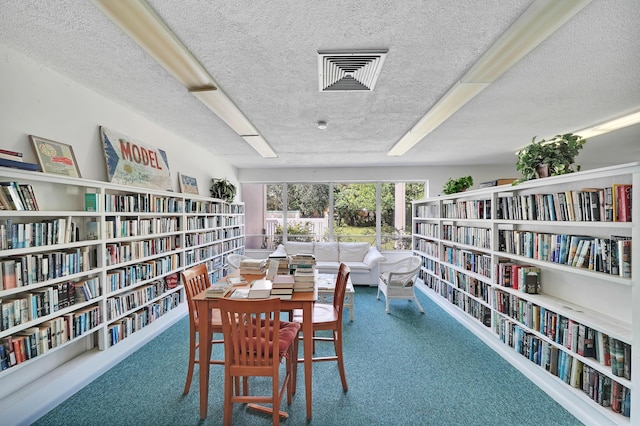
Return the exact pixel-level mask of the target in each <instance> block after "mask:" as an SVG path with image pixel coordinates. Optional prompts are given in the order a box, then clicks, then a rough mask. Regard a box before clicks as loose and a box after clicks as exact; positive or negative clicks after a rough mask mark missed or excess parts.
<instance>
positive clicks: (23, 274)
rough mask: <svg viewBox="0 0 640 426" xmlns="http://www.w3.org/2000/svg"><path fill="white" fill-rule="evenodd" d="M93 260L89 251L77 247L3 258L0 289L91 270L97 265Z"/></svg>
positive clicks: (93, 251)
mask: <svg viewBox="0 0 640 426" xmlns="http://www.w3.org/2000/svg"><path fill="white" fill-rule="evenodd" d="M95 257H96V254H95V250H93V249H92V248H90V247H79V248H76V249H68V250H64V251H54V252H47V253H37V254H26V255H24V256H11V257H7V258H4V260H1V261H0V290H9V289H12V288H17V287H23V286H27V285H31V284H35V283H39V282H44V281H47V280H50V279H54V278H59V277H64V276H67V275H72V274H77V273H80V272H87V271H90V270H91V268H94V267H95V265H96V259H95Z"/></svg>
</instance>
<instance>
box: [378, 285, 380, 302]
mask: <svg viewBox="0 0 640 426" xmlns="http://www.w3.org/2000/svg"><path fill="white" fill-rule="evenodd" d="M378 300H380V286H378Z"/></svg>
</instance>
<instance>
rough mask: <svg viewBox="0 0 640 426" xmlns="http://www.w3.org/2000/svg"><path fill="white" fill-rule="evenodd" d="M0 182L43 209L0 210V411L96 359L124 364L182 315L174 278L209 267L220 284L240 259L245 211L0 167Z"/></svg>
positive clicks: (180, 294) (179, 290) (199, 199)
mask: <svg viewBox="0 0 640 426" xmlns="http://www.w3.org/2000/svg"><path fill="white" fill-rule="evenodd" d="M0 182H16V183H17V184H18V186H24V187H25V188H31V189H32V192H33V194H34V196H35V199H36V201H37V205H38V207H39V208H40V209H41V210H8V209H5V210H1V209H0V307H1V308H2V310H0V315H2V316H1V317H0V319H2V321H1V322H0V346H1V348H0V362H2V364H0V366H1V367H0V412H2V411H3V410H4V409H9V408H10V407H12V406H15V404H16V401H17V399H16V398H23V397H21V396H19V395H20V394H21V393H22V392H23V389H24V388H25V386H27V385H28V386H32V385H33V384H34V383H38V381H42V382H43V386H46V384H47V379H46V377H48V376H50V375H51V374H58V373H57V372H59V371H63V370H64V369H65V367H64V365H65V364H66V365H68V364H69V362H74V360H75V359H80V358H83V359H84V358H96V359H103V358H104V359H105V360H108V361H107V362H106V363H104V362H103V363H102V365H107V364H108V366H111V365H113V364H114V362H113V359H112V356H107V357H104V356H102V355H100V354H101V353H104V352H109V353H112V354H114V355H113V356H115V357H116V358H117V357H119V356H123V355H122V354H127V353H130V350H131V349H130V348H133V347H137V346H139V345H141V344H143V343H144V342H146V341H148V340H149V339H150V338H152V337H153V334H154V333H158V332H160V331H162V330H163V329H165V328H166V327H167V326H168V325H170V324H171V323H173V322H175V321H177V319H179V318H180V317H181V316H182V315H184V314H185V313H186V311H187V308H186V304H185V303H184V302H185V294H184V288H183V286H182V285H181V283H180V282H179V280H178V276H179V273H180V271H182V270H183V269H185V268H187V267H189V266H191V265H193V264H195V263H201V262H207V266H208V267H209V269H210V273H211V275H212V279H215V280H218V279H219V278H221V277H223V276H224V275H226V257H227V256H228V255H229V254H231V253H239V254H243V253H244V205H243V204H241V203H238V204H227V203H225V202H224V201H221V200H215V199H212V198H208V197H202V196H194V195H191V194H179V193H175V192H166V191H158V190H148V189H145V188H135V187H130V186H123V185H114V184H110V183H107V182H99V181H92V180H86V179H79V178H67V177H64V176H56V175H51V174H44V173H40V172H31V171H22V170H15V169H9V168H3V167H0ZM0 190H2V189H0ZM28 194H29V192H28V190H27V189H25V190H24V192H23V196H27V195H28ZM21 201H24V202H25V203H27V202H31V203H32V204H31V205H32V206H35V205H34V204H33V200H27V199H24V200H21ZM54 223H55V227H54V225H53V224H54ZM58 227H59V228H58ZM8 229H10V230H11V232H10V233H9V234H7V230H8ZM25 229H27V230H25ZM63 231H64V232H63ZM35 233H37V235H38V240H37V241H36V240H35V237H33V235H34V234H35ZM7 235H8V236H7ZM18 235H19V236H20V237H21V238H24V242H23V240H22V239H18ZM42 236H44V238H45V239H44V240H42V239H41V237H42ZM54 236H55V238H54ZM196 236H198V237H197V238H199V240H198V243H197V245H195V246H194V245H190V244H187V243H188V241H192V240H189V239H190V238H191V239H193V238H196ZM14 237H15V238H14ZM32 237H33V239H32ZM58 237H60V238H58ZM7 241H10V243H9V242H7ZM31 241H33V244H32V243H31ZM51 242H56V243H53V244H52V243H51ZM114 251H118V256H116V255H114V254H113V253H114ZM196 252H197V253H196ZM43 258H44V259H45V260H43ZM23 265H25V266H24V268H23ZM57 265H60V266H59V268H60V271H55V267H56V266H57ZM16 268H18V270H16ZM10 273H13V278H7V277H8V276H9V275H8V274H10ZM16 273H18V274H19V276H20V279H18V278H17V276H16ZM23 278H24V279H23ZM83 283H87V284H85V285H83ZM89 284H90V285H89ZM89 289H91V290H89ZM91 291H95V292H96V293H97V294H91ZM63 295H64V296H65V298H64V299H63V298H62V296H63ZM87 298H88V300H85V299H87ZM56 303H57V304H56ZM16 309H17V312H18V314H17V316H16V314H15V312H16ZM9 315H12V317H11V320H9ZM149 329H151V330H154V331H152V332H149V331H148V330H149ZM56 338H57V341H56ZM16 341H17V342H18V343H16ZM125 341H126V343H124V342H125ZM9 342H10V345H11V346H10V347H11V351H10V352H11V353H9ZM27 344H28V345H29V348H27ZM45 347H46V350H45ZM119 348H124V349H119ZM16 349H17V350H22V351H24V352H23V353H21V354H17V353H16V352H15V350H16ZM51 354H56V355H54V356H50V355H51ZM16 355H17V356H18V358H16V359H15V362H12V358H11V357H16ZM125 356H126V355H125ZM95 368H96V374H95V376H97V375H98V374H99V373H101V372H103V371H104V368H105V367H100V366H96V367H95ZM100 368H103V369H102V370H100ZM106 368H108V367H106ZM95 376H94V377H95ZM36 404H37V403H36Z"/></svg>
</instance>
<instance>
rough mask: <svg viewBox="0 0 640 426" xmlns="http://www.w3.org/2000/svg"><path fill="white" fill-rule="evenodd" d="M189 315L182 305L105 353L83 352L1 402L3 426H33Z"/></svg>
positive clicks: (96, 350)
mask: <svg viewBox="0 0 640 426" xmlns="http://www.w3.org/2000/svg"><path fill="white" fill-rule="evenodd" d="M187 313H188V311H187V304H186V303H182V304H180V306H178V307H177V308H175V309H172V310H171V311H169V312H167V313H166V314H165V315H163V316H162V318H160V319H158V320H156V321H154V322H153V323H151V324H149V325H148V326H146V327H144V328H143V329H141V330H139V331H137V332H135V333H133V334H132V335H131V336H129V337H127V338H126V339H124V340H122V341H121V342H119V343H118V344H117V345H115V346H112V347H110V348H108V349H107V350H104V351H100V350H98V349H92V350H90V351H87V352H84V353H82V354H81V355H79V356H77V357H75V358H73V359H71V360H69V361H68V362H66V363H65V364H63V365H61V366H60V367H58V368H56V369H55V370H53V371H51V372H50V373H48V374H46V375H44V376H42V377H40V378H39V379H37V380H35V381H33V382H31V383H29V384H28V385H27V386H24V387H23V388H21V389H20V390H19V391H17V392H14V393H13V394H12V395H10V396H8V397H6V398H4V399H2V400H1V401H0V413H2V424H3V426H13V425H16V426H18V425H20V426H21V425H25V426H26V425H30V424H31V423H33V422H34V421H36V420H38V419H39V418H40V417H42V416H43V415H45V414H46V413H48V412H49V411H51V410H52V409H53V408H55V407H56V406H58V405H59V404H60V403H62V402H63V401H65V400H66V399H68V398H69V397H70V396H72V395H73V394H75V393H76V392H78V391H79V390H80V389H82V388H83V387H85V386H86V385H88V384H89V383H91V382H92V381H93V380H95V379H96V378H97V377H99V376H100V375H102V374H103V373H104V372H106V371H107V370H109V369H110V368H112V367H113V366H115V365H116V364H118V363H119V362H120V361H122V360H123V359H124V358H126V357H127V356H129V355H130V354H132V353H133V352H135V351H136V350H137V349H139V348H140V347H142V346H143V345H144V344H146V343H148V342H149V341H151V340H152V339H153V338H154V337H156V336H157V335H158V334H160V333H162V332H163V331H164V330H166V329H167V328H169V327H171V326H172V325H173V324H175V323H176V322H177V321H179V320H180V319H181V318H183V317H184V316H185V315H187Z"/></svg>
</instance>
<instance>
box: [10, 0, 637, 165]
mask: <svg viewBox="0 0 640 426" xmlns="http://www.w3.org/2000/svg"><path fill="white" fill-rule="evenodd" d="M530 3H531V1H530V0H512V1H509V2H505V1H504V0H457V1H455V2H452V1H451V0H403V1H397V0H396V1H392V0H386V1H375V2H372V1H370V0H357V1H344V0H341V1H335V0H328V1H301V0H279V1H273V2H257V1H254V0H252V1H249V0H233V1H216V2H212V1H208V2H207V1H201V0H180V1H177V0H176V1H168V0H164V1H161V0H149V4H150V5H151V6H152V7H153V9H154V10H155V11H156V12H157V13H158V14H159V15H160V16H161V17H162V18H163V19H164V21H165V22H166V23H167V25H168V26H169V28H171V29H172V30H173V31H174V32H175V34H176V35H177V36H178V38H179V39H180V40H182V42H183V43H184V44H185V45H186V46H187V48H188V49H189V50H190V51H191V52H192V53H193V55H194V56H195V57H196V58H197V59H198V60H199V61H200V62H201V63H202V65H203V66H204V68H205V69H206V70H208V71H209V73H210V74H211V75H212V76H213V78H214V79H215V80H216V81H217V82H218V84H219V85H220V87H221V88H222V89H223V90H224V91H225V92H226V94H227V95H228V96H229V97H230V98H231V99H232V100H233V101H234V102H235V103H236V105H238V107H239V108H240V109H241V110H242V111H243V112H244V113H245V115H246V116H247V117H248V118H249V120H251V122H252V123H253V124H254V126H255V127H256V128H257V129H258V130H259V132H260V133H261V134H262V135H263V136H264V138H265V139H266V140H267V141H268V142H269V143H270V144H271V146H272V147H273V148H274V150H275V151H276V153H277V154H278V158H274V159H263V158H262V157H260V156H259V155H258V154H257V153H255V152H254V151H253V150H252V149H251V148H250V147H249V146H248V145H247V144H246V142H244V141H243V140H242V139H241V138H240V137H239V136H238V135H237V134H236V133H235V132H233V131H232V130H231V129H230V128H228V127H227V126H226V125H225V124H224V123H223V122H222V121H221V120H219V119H218V118H217V117H216V116H215V115H214V114H213V113H212V112H211V111H210V110H208V109H207V108H206V107H205V106H204V105H203V104H201V103H200V102H199V101H198V100H197V99H196V98H195V97H194V96H193V95H191V94H189V93H187V91H186V90H185V89H184V87H182V86H181V85H180V84H179V83H178V82H177V81H175V80H174V79H173V78H172V77H171V76H170V75H169V74H168V73H167V72H166V71H165V70H164V69H163V68H162V67H161V66H160V65H158V64H157V63H156V62H155V61H154V60H153V59H151V57H150V56H148V55H147V54H146V53H145V52H144V51H143V50H142V49H141V48H140V47H138V45H137V44H135V43H134V42H133V41H132V40H131V39H130V38H129V37H128V36H126V35H125V34H124V33H123V32H122V31H121V30H120V29H119V28H118V27H116V26H115V24H113V23H112V22H111V21H110V20H109V19H108V18H107V17H106V16H105V15H103V14H102V13H101V12H100V11H99V10H98V9H97V8H96V7H95V6H94V5H93V4H92V3H91V2H90V1H89V0H86V1H80V0H2V3H1V4H2V6H1V9H2V13H1V14H0V43H1V44H4V45H6V46H7V47H9V48H11V49H13V50H15V51H17V52H20V53H22V54H24V55H26V56H28V57H30V58H32V59H34V60H36V61H38V62H40V63H42V64H43V65H45V66H47V67H49V68H52V69H54V70H56V71H58V72H60V73H61V74H63V75H66V76H68V77H69V78H71V79H72V80H75V81H77V82H78V83H80V84H83V85H85V86H87V87H89V88H90V89H92V90H94V91H96V92H98V93H101V94H103V95H105V96H107V97H109V98H111V99H113V100H114V101H116V102H118V103H120V104H122V105H125V106H127V107H128V108H131V109H133V110H135V111H137V112H138V113H139V114H141V115H143V116H145V117H147V118H149V119H151V120H152V121H154V122H157V123H158V124H160V125H161V126H163V127H165V128H167V129H169V130H171V131H173V132H175V133H177V134H180V135H181V136H184V137H185V138H187V139H189V140H191V141H193V142H194V143H196V144H199V145H202V146H204V147H206V148H207V149H209V150H210V151H211V152H212V153H214V154H217V155H221V156H223V157H224V158H225V159H226V160H227V161H228V162H229V163H231V164H232V165H235V166H236V167H239V168H252V167H267V168H268V167H283V166H294V167H301V166H302V167H322V166H332V167H335V166H346V167H351V166H377V165H390V166H394V165H396V166H397V165H443V164H444V165H449V164H450V165H454V164H457V165H465V164H496V163H508V164H513V163H514V160H515V157H514V151H516V150H517V149H518V148H520V147H522V146H524V145H526V144H527V143H528V142H529V141H530V139H531V138H532V137H533V136H536V135H537V136H538V137H549V136H553V135H554V134H558V133H564V132H569V131H576V130H580V129H582V128H585V127H588V126H590V125H593V124H598V123H600V122H603V121H605V120H608V119H611V118H615V117H618V116H621V115H624V114H626V113H629V112H632V111H636V110H638V109H640V53H639V52H640V2H639V1H637V0H616V1H607V0H593V1H592V2H591V3H590V4H588V5H587V6H586V7H585V8H584V9H583V10H582V11H580V12H579V13H578V14H577V15H576V16H575V17H574V18H572V19H571V20H570V21H569V22H568V23H567V24H566V25H564V26H563V27H562V28H560V29H559V30H558V31H557V32H556V33H554V34H553V35H552V36H551V37H550V38H549V39H547V40H546V41H544V42H543V43H542V44H541V45H540V46H538V47H537V48H536V49H535V50H534V51H533V52H531V53H530V54H529V55H527V56H525V57H524V58H523V59H522V60H521V61H520V62H518V63H517V64H516V65H515V66H514V67H513V68H512V69H511V70H509V71H508V72H507V73H505V74H503V76H502V77H500V78H499V79H498V80H497V81H496V82H494V83H493V84H491V85H490V87H489V88H488V89H486V90H485V91H483V92H482V93H481V94H480V95H478V96H477V97H475V98H474V99H472V100H471V102H469V103H468V104H467V105H466V106H464V107H463V108H462V109H460V110H459V111H458V112H457V113H456V114H455V115H454V116H452V117H451V118H450V119H448V120H447V121H445V122H444V123H443V124H442V125H441V126H440V127H439V128H438V129H436V130H435V131H434V132H433V133H431V134H430V135H428V136H427V137H426V138H425V139H423V140H422V141H421V142H420V143H419V144H418V145H417V146H416V147H414V148H412V149H411V150H410V151H409V152H408V153H407V154H405V155H404V156H402V157H389V156H387V155H386V153H387V151H388V150H389V149H390V148H391V146H392V145H393V144H394V143H395V142H396V141H397V140H398V139H399V138H400V137H402V136H403V135H404V134H405V133H406V132H407V131H408V130H409V129H410V128H411V127H412V126H413V125H414V124H415V123H416V122H417V121H418V120H419V119H420V118H421V117H422V116H423V115H424V114H425V113H426V112H427V111H428V110H429V108H430V107H431V106H432V105H433V104H435V103H436V102H437V101H438V99H439V98H440V97H441V96H442V95H443V94H444V93H445V92H446V91H447V90H448V89H449V88H450V87H451V86H452V85H453V84H454V83H455V82H456V81H458V80H459V79H460V77H461V76H462V75H463V74H464V73H465V71H466V70H468V69H469V67H470V66H471V65H472V64H473V63H474V62H475V61H476V60H477V59H478V57H479V56H480V55H482V53H483V52H484V51H486V50H487V48H488V47H489V46H491V44H492V43H493V42H494V41H495V40H496V39H497V38H498V37H499V36H500V35H501V34H502V33H503V32H504V31H505V30H506V29H507V28H508V27H509V25H511V23H513V22H514V20H516V19H517V17H518V16H519V15H520V14H521V13H522V12H523V11H524V10H525V9H526V8H527V7H528V6H529V4H530ZM347 49H349V50H351V49H388V54H387V57H386V59H385V62H384V65H383V67H382V70H381V73H380V76H379V78H378V81H377V83H376V86H375V89H374V90H373V91H358V92H320V91H319V89H318V59H317V52H318V51H321V50H347ZM319 120H322V121H326V122H327V123H328V128H327V129H326V130H318V129H317V127H316V123H317V121H319ZM621 153H623V155H624V158H626V159H627V160H629V161H631V160H640V126H635V127H633V128H629V129H626V130H624V131H619V132H615V133H613V134H609V135H605V136H600V137H597V138H594V139H592V140H591V141H590V142H589V143H588V144H587V145H586V147H585V149H584V150H583V152H582V153H581V155H580V157H579V160H580V162H583V163H592V164H614V163H618V162H620V157H621Z"/></svg>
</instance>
